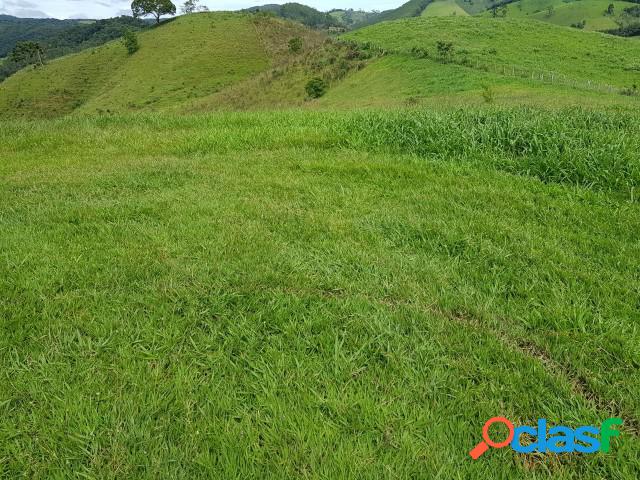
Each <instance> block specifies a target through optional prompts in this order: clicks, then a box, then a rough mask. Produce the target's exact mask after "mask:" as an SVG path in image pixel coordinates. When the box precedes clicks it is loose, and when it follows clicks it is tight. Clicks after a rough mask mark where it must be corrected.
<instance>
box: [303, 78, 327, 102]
mask: <svg viewBox="0 0 640 480" xmlns="http://www.w3.org/2000/svg"><path fill="white" fill-rule="evenodd" d="M328 87H329V86H328V85H327V82H325V81H324V80H323V79H322V78H320V77H314V78H312V79H311V80H309V81H308V82H307V85H306V86H305V87H304V89H305V91H306V92H307V95H308V96H309V98H320V97H321V96H323V95H324V94H325V93H327V88H328Z"/></svg>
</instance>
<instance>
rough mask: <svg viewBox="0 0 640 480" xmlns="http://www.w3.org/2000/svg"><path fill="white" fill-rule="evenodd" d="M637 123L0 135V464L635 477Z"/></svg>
mask: <svg viewBox="0 0 640 480" xmlns="http://www.w3.org/2000/svg"><path fill="white" fill-rule="evenodd" d="M639 120H640V119H639V118H638V114H637V111H636V112H629V111H618V112H611V113H595V112H588V111H581V110H566V111H559V112H554V111H545V110H531V109H524V110H520V109H519V110H496V109H491V110H480V111H475V110H468V109H467V110H465V111H462V110H461V111H454V112H443V113H434V112H430V111H422V110H403V111H386V112H356V113H328V112H324V113H323V112H288V113H277V112H270V113H264V114H257V113H253V114H220V115H215V116H213V115H212V116H184V117H179V116H170V115H162V116H160V115H144V116H142V115H137V116H103V117H91V118H83V117H76V118H66V119H60V120H56V121H36V122H21V121H5V122H2V123H0V157H1V158H2V159H3V161H2V162H0V198H2V202H0V329H1V331H2V334H1V335H0V365H1V367H2V369H1V371H2V381H0V411H1V412H2V416H1V417H0V476H3V477H6V478H18V477H21V476H22V477H25V478H70V477H73V476H80V477H86V478H190V479H195V478H248V477H259V478H265V477H272V478H292V477H305V478H410V477H414V478H435V477H436V476H440V477H442V478H548V477H549V476H553V477H554V478H620V479H626V478H628V479H635V478H637V477H638V475H639V474H640V442H638V439H637V434H638V433H637V425H638V418H639V417H640V403H639V402H640V400H639V398H638V395H637V392H638V391H639V390H640V375H639V370H640V363H639V362H638V359H639V358H640V351H639V350H638V346H639V345H640V338H639V333H638V329H637V323H638V320H640V318H639V317H638V312H639V311H640V305H639V304H638V295H639V293H640V279H639V278H638V272H639V271H640V246H639V244H638V239H637V232H638V231H639V229H640V204H639V203H638V202H637V196H636V197H634V198H632V192H633V190H632V189H633V188H635V187H637V185H638V181H639V179H640V177H639V173H638V171H639V164H638V157H637V151H638V148H639V147H640V146H639V145H638V142H639V140H638V139H639V138H640V136H639V132H638V125H640V122H639ZM636 193H637V192H636ZM631 200H633V201H631ZM494 415H505V416H507V417H509V418H511V419H512V420H513V421H515V422H517V423H529V424H530V423H532V422H535V420H536V419H537V418H539V417H545V418H548V419H549V421H550V422H552V423H563V424H566V425H570V426H574V427H575V426H578V425H582V424H597V423H599V422H600V421H602V419H604V418H607V417H609V416H611V415H621V416H622V417H623V418H624V419H625V423H626V427H625V430H624V432H623V434H622V436H621V437H620V438H619V439H617V440H614V444H613V448H612V450H611V452H610V453H609V454H597V455H584V456H580V455H563V456H555V455H546V456H536V457H531V456H519V455H515V454H514V453H513V452H512V451H508V450H501V451H492V452H490V453H489V454H487V455H486V456H485V457H484V458H483V459H482V460H481V461H478V462H472V461H471V460H470V459H469V457H468V454H467V452H468V451H469V449H470V448H471V447H472V446H474V445H475V444H476V443H477V442H478V441H479V439H480V430H481V426H482V424H483V423H484V421H485V420H487V419H488V418H489V417H491V416H494ZM634 428H635V429H636V431H635V433H634V431H633V429H634Z"/></svg>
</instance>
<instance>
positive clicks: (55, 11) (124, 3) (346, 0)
mask: <svg viewBox="0 0 640 480" xmlns="http://www.w3.org/2000/svg"><path fill="white" fill-rule="evenodd" d="M286 1H295V0H285V1H277V0H276V1H273V0H201V2H200V4H201V5H206V6H207V7H209V8H210V9H211V10H239V9H241V8H247V7H252V6H256V5H264V4H265V3H286ZM297 1H298V2H299V3H304V4H305V5H309V6H311V7H314V8H317V9H318V10H330V9H332V8H353V9H356V10H359V9H362V10H387V9H390V8H395V7H397V6H399V5H401V4H402V3H404V1H403V0H308V1H305V0H297ZM405 1H406V0H405ZM183 2H184V0H173V3H175V4H176V7H178V10H179V9H180V5H181V4H182V3H183ZM0 14H6V15H13V16H16V17H25V18H59V19H65V18H91V19H97V18H109V17H114V16H118V15H131V0H0Z"/></svg>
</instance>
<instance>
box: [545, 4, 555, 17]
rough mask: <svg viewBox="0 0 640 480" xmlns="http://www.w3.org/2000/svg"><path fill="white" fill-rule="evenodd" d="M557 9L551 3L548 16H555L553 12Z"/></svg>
mask: <svg viewBox="0 0 640 480" xmlns="http://www.w3.org/2000/svg"><path fill="white" fill-rule="evenodd" d="M555 11H556V9H555V8H554V7H553V5H549V6H548V7H547V17H551V16H553V13H554V12H555Z"/></svg>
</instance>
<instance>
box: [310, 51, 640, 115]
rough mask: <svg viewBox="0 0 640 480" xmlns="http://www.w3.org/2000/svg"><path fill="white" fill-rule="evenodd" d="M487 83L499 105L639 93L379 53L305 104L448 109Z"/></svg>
mask: <svg viewBox="0 0 640 480" xmlns="http://www.w3.org/2000/svg"><path fill="white" fill-rule="evenodd" d="M485 88H489V90H490V92H491V93H492V95H493V97H492V101H491V102H492V104H495V105H503V106H512V105H538V106H545V107H552V108H560V107H566V106H571V105H581V106H584V107H589V108H594V109H598V108H608V107H611V106H628V107H634V106H635V107H636V108H637V107H640V103H639V100H640V99H638V97H626V96H623V95H619V94H615V93H614V94H610V93H598V92H594V91H590V90H585V89H579V88H568V87H562V86H559V85H550V84H544V83H541V82H539V81H533V80H530V79H524V78H523V79H520V78H512V77H509V76H504V75H501V74H496V73H491V72H484V71H482V70H477V69H473V68H467V67H463V66H460V65H454V64H445V65H443V64H441V63H439V62H437V61H434V60H432V59H417V58H415V57H413V56H411V55H388V56H385V57H383V58H381V59H378V60H376V61H374V62H373V63H371V64H369V65H368V66H367V67H366V68H365V69H363V70H360V71H357V72H355V73H353V74H351V75H350V76H348V77H347V78H346V79H345V80H344V81H342V82H340V83H338V84H336V85H334V86H332V87H331V89H329V91H328V93H327V94H326V95H325V96H324V97H323V98H321V99H320V100H318V101H315V102H308V103H306V105H308V106H313V107H316V106H317V107H321V108H334V109H347V108H357V107H397V106H416V105H422V106H429V107H431V108H437V109H444V110H446V109H450V108H451V107H460V108H462V107H465V106H480V105H486V103H487V100H486V99H485V97H484V92H485ZM363 91H364V92H366V96H365V97H363V96H362V92H363Z"/></svg>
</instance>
